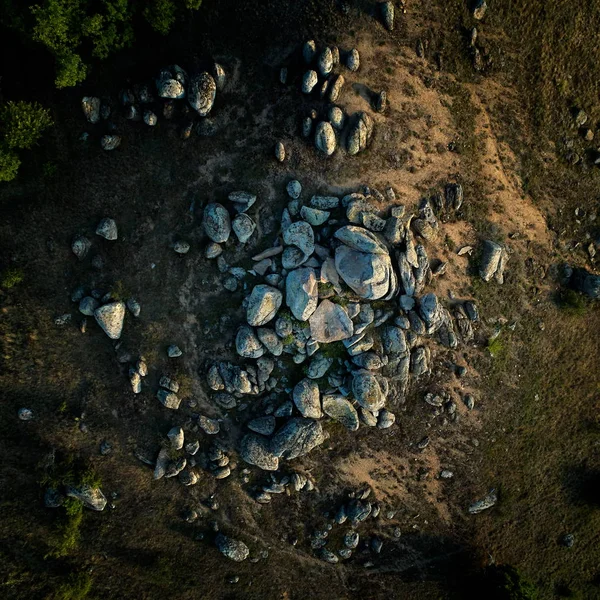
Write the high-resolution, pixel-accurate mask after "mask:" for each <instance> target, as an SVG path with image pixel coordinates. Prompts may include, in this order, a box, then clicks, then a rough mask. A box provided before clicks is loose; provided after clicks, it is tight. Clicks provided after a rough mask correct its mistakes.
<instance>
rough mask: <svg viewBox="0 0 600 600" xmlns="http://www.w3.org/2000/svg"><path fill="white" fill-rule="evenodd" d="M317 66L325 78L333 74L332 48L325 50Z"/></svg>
mask: <svg viewBox="0 0 600 600" xmlns="http://www.w3.org/2000/svg"><path fill="white" fill-rule="evenodd" d="M317 66H318V68H319V73H321V75H322V76H323V77H327V76H328V75H329V73H331V71H332V69H333V54H332V53H331V48H325V49H324V50H323V52H321V54H320V55H319V60H318V61H317Z"/></svg>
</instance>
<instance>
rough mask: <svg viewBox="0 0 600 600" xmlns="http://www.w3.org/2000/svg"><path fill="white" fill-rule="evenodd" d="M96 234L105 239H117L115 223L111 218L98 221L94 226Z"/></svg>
mask: <svg viewBox="0 0 600 600" xmlns="http://www.w3.org/2000/svg"><path fill="white" fill-rule="evenodd" d="M96 235H99V236H100V237H103V238H104V239H106V240H111V241H112V240H116V239H117V224H116V223H115V222H114V220H113V219H109V218H105V219H102V221H100V223H99V224H98V227H96Z"/></svg>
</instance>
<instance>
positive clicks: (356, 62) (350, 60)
mask: <svg viewBox="0 0 600 600" xmlns="http://www.w3.org/2000/svg"><path fill="white" fill-rule="evenodd" d="M346 66H347V67H348V69H350V71H353V72H356V71H358V69H359V67H360V55H359V54H358V50H357V49H356V48H352V50H350V52H349V53H348V56H347V57H346Z"/></svg>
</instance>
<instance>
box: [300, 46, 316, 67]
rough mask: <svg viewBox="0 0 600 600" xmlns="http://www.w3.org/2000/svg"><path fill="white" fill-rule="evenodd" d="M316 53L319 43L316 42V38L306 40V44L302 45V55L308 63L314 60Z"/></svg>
mask: <svg viewBox="0 0 600 600" xmlns="http://www.w3.org/2000/svg"><path fill="white" fill-rule="evenodd" d="M316 54H317V45H316V44H315V40H308V41H306V42H304V46H303V47H302V57H303V58H304V62H305V63H306V64H307V65H309V64H310V63H311V62H312V61H313V60H314V58H315V56H316Z"/></svg>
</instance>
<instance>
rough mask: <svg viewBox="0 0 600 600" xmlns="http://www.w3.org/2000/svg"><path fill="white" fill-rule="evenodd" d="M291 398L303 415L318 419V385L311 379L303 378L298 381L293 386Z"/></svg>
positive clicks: (319, 404)
mask: <svg viewBox="0 0 600 600" xmlns="http://www.w3.org/2000/svg"><path fill="white" fill-rule="evenodd" d="M292 398H293V400H294V404H295V405H296V408H297V409H298V410H299V411H300V414H301V415H302V416H303V417H307V418H309V419H320V418H321V417H322V415H323V413H322V412H321V394H320V392H319V386H318V385H317V384H316V382H314V381H313V380H312V379H306V378H305V379H302V381H299V382H298V383H297V384H296V385H295V387H294V391H293V392H292Z"/></svg>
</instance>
